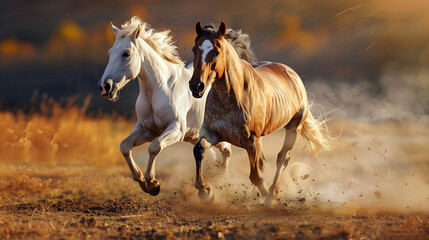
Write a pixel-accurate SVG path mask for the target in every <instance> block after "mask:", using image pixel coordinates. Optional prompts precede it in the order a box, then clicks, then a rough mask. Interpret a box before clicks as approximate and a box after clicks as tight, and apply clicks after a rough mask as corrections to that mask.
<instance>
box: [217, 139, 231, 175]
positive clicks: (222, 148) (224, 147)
mask: <svg viewBox="0 0 429 240" xmlns="http://www.w3.org/2000/svg"><path fill="white" fill-rule="evenodd" d="M215 147H216V148H217V149H218V150H219V152H220V154H221V156H222V159H221V160H222V162H221V167H222V169H223V170H224V173H225V174H226V175H228V166H229V159H230V158H231V144H229V143H227V142H220V143H219V144H216V145H215Z"/></svg>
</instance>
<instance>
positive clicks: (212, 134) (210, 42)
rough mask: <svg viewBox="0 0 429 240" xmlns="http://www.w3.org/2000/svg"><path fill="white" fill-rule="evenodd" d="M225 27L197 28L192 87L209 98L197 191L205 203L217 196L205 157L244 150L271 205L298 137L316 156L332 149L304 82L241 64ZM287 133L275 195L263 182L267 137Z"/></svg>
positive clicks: (272, 68)
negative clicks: (227, 148) (216, 150)
mask: <svg viewBox="0 0 429 240" xmlns="http://www.w3.org/2000/svg"><path fill="white" fill-rule="evenodd" d="M225 31H226V27H225V24H224V23H223V22H222V23H221V25H220V27H219V29H218V31H213V30H207V29H203V28H202V27H201V25H200V23H197V25H196V32H197V37H196V39H195V45H194V47H193V49H192V51H193V52H194V72H193V75H192V78H191V80H190V82H189V87H190V89H191V92H192V95H193V96H194V97H196V98H201V97H202V96H203V95H204V93H205V91H206V89H207V88H208V87H209V86H210V85H211V86H212V88H211V90H210V91H209V92H208V96H207V104H206V109H205V115H204V122H203V125H202V127H201V131H200V135H199V142H198V144H197V145H195V147H194V157H195V161H196V170H197V177H196V181H195V187H196V188H197V189H198V190H199V193H198V195H199V197H200V200H201V201H202V202H203V203H211V202H213V200H214V194H213V192H212V191H211V190H210V188H209V187H208V186H207V185H206V184H205V183H204V180H203V176H202V170H201V165H202V161H203V159H204V153H205V151H206V150H207V149H208V148H209V147H210V146H212V145H216V144H218V143H219V142H221V141H226V142H230V143H231V144H233V145H235V146H238V147H241V148H244V149H246V151H247V154H248V156H249V162H250V177H249V178H250V181H251V182H252V183H253V184H254V185H256V186H257V187H258V188H259V190H260V192H261V194H262V196H264V197H265V196H267V198H266V201H265V202H266V204H267V205H270V204H271V203H272V201H273V200H275V199H276V197H277V194H278V192H279V180H280V176H281V173H282V171H283V170H284V169H285V168H286V166H287V164H288V162H289V159H290V151H291V149H292V147H293V145H294V143H295V140H296V137H297V134H298V133H300V134H301V135H303V136H304V137H305V138H306V139H307V140H308V141H309V143H310V146H311V148H312V151H313V154H314V155H316V153H317V151H318V150H319V149H329V145H328V143H327V139H326V137H325V136H324V134H323V126H324V125H323V121H322V120H318V119H315V118H314V117H313V115H312V114H311V112H310V111H309V106H308V100H307V93H306V90H305V88H304V84H303V83H302V81H301V79H300V77H299V76H298V74H297V73H295V71H293V70H292V69H291V68H290V67H288V66H286V65H284V64H280V63H271V62H262V63H259V64H258V65H257V66H256V67H252V65H250V64H249V63H248V62H246V61H243V60H241V59H240V58H239V56H238V54H237V52H236V51H235V50H234V49H233V48H232V46H231V44H230V43H229V42H228V41H226V40H225V38H224V36H225ZM280 128H285V129H286V137H285V140H284V143H283V147H282V149H281V150H280V152H279V154H278V156H277V171H276V175H275V177H274V182H273V184H272V185H271V187H270V189H269V192H268V191H267V188H266V187H265V184H264V180H263V178H262V172H263V170H264V164H265V158H264V155H263V153H262V136H265V135H267V134H270V133H272V132H274V131H276V130H279V129H280Z"/></svg>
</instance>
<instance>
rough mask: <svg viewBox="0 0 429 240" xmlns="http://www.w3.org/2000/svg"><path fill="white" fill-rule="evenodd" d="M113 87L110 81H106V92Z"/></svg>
mask: <svg viewBox="0 0 429 240" xmlns="http://www.w3.org/2000/svg"><path fill="white" fill-rule="evenodd" d="M111 87H112V86H110V83H109V82H106V85H105V86H104V88H105V89H106V92H109V91H110V88H111Z"/></svg>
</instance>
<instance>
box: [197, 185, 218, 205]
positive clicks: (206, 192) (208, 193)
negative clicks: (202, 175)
mask: <svg viewBox="0 0 429 240" xmlns="http://www.w3.org/2000/svg"><path fill="white" fill-rule="evenodd" d="M198 196H199V197H200V201H201V203H203V204H212V203H213V202H214V199H215V195H214V193H213V192H212V190H211V189H210V188H208V187H207V188H203V189H201V190H200V191H199V192H198Z"/></svg>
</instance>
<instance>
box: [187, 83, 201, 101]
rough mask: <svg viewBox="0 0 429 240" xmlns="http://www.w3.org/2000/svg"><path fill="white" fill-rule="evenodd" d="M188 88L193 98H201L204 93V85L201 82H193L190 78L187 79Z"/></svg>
mask: <svg viewBox="0 0 429 240" xmlns="http://www.w3.org/2000/svg"><path fill="white" fill-rule="evenodd" d="M189 89H190V90H191V92H192V96H193V97H194V98H201V97H202V96H203V95H204V90H205V85H204V83H203V82H200V81H197V82H196V83H194V82H193V81H192V80H191V81H189Z"/></svg>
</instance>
